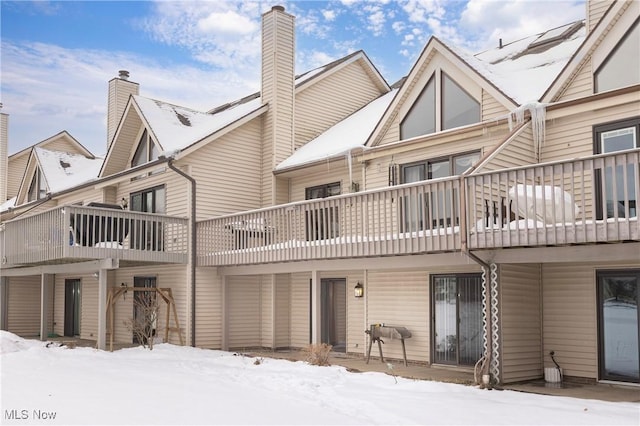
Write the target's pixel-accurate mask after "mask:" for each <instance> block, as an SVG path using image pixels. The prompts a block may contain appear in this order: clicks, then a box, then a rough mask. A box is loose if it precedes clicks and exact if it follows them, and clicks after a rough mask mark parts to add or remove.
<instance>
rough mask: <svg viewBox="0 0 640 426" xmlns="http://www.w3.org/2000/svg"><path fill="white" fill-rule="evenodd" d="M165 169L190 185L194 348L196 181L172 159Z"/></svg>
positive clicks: (194, 342)
mask: <svg viewBox="0 0 640 426" xmlns="http://www.w3.org/2000/svg"><path fill="white" fill-rule="evenodd" d="M167 167H169V168H170V169H171V170H173V171H174V172H176V173H177V174H179V175H180V176H182V177H184V178H185V179H187V180H188V181H189V182H190V183H191V209H190V220H189V221H190V222H191V233H190V236H189V240H190V241H191V248H190V249H189V262H190V263H191V346H193V347H194V348H195V346H196V258H197V257H196V246H197V244H196V180H195V179H194V178H192V177H191V176H189V175H188V174H186V173H185V172H183V171H182V170H180V169H179V168H177V167H176V166H174V165H173V158H169V161H167Z"/></svg>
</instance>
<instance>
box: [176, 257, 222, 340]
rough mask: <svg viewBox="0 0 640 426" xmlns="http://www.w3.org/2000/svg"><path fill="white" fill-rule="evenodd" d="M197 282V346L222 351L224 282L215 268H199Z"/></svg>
mask: <svg viewBox="0 0 640 426" xmlns="http://www.w3.org/2000/svg"><path fill="white" fill-rule="evenodd" d="M187 269H188V268H187ZM185 272H187V273H189V272H188V271H185ZM196 282H197V284H196V345H197V346H198V347H201V348H207V349H220V347H221V346H222V281H221V279H220V276H219V275H218V274H217V272H216V269H215V268H198V269H196ZM185 285H187V284H185ZM189 303H191V301H189ZM187 343H188V342H187Z"/></svg>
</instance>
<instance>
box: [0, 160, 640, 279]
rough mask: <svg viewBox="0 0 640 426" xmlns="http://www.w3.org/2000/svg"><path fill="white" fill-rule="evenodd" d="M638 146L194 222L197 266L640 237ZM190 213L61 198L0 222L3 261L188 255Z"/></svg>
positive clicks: (179, 258)
mask: <svg viewBox="0 0 640 426" xmlns="http://www.w3.org/2000/svg"><path fill="white" fill-rule="evenodd" d="M639 169H640V149H634V150H628V151H620V152H616V153H610V154H601V155H595V156H590V157H585V158H580V159H575V160H567V161H558V162H552V163H545V164H536V165H529V166H524V167H514V168H509V169H501V170H497V171H489V172H481V173H473V174H469V175H464V176H455V177H450V178H442V179H433V180H429V181H422V182H417V183H410V184H403V185H397V186H392V187H386V188H380V189H376V190H369V191H363V192H359V193H355V194H345V195H340V196H336V197H330V198H323V199H314V200H307V201H300V202H294V203H289V204H283V205H278V206H273V207H269V208H264V209H259V210H252V211H246V212H242V213H237V214H231V215H225V216H220V217H216V218H212V219H208V220H204V221H200V222H198V223H197V226H196V228H197V229H196V232H197V256H198V265H199V266H238V265H258V264H267V263H284V262H296V261H308V260H323V259H357V258H376V257H388V256H410V255H424V254H433V253H455V252H460V251H462V250H463V249H465V248H468V249H469V250H485V249H489V250H495V249H503V248H516V247H548V246H567V245H585V244H598V243H619V242H629V241H632V242H639V241H640V223H639V222H638V211H637V205H636V202H637V200H638V198H639V192H640V170H639ZM188 228H189V224H188V220H187V219H186V218H175V217H171V216H164V215H156V214H147V213H138V212H131V211H122V210H114V209H104V208H97V207H81V206H64V207H58V208H54V209H51V210H49V211H46V212H42V213H39V214H36V215H33V216H29V217H24V218H19V219H15V220H12V221H8V222H6V223H4V224H3V225H2V227H0V247H3V254H2V266H3V267H18V266H26V265H39V264H47V263H70V262H77V261H84V260H93V259H104V258H113V259H119V260H121V261H122V262H121V264H125V265H126V264H141V263H154V262H157V263H186V262H187V254H188V247H189V244H188V235H189V232H188V231H189V230H188Z"/></svg>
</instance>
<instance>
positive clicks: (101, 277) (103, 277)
mask: <svg viewBox="0 0 640 426" xmlns="http://www.w3.org/2000/svg"><path fill="white" fill-rule="evenodd" d="M112 332H113V331H112ZM97 346H98V349H100V350H103V351H104V350H106V349H107V270H106V269H100V270H99V271H98V342H97Z"/></svg>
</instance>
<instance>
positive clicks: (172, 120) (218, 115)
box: [133, 96, 262, 152]
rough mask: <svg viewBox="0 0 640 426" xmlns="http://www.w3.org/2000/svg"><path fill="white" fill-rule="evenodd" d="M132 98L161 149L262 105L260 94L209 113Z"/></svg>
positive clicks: (207, 132)
mask: <svg viewBox="0 0 640 426" xmlns="http://www.w3.org/2000/svg"><path fill="white" fill-rule="evenodd" d="M133 98H134V101H135V102H136V104H137V105H138V108H139V109H140V112H141V113H142V115H143V116H144V117H145V119H146V120H147V123H148V124H149V126H150V128H151V131H152V132H153V134H154V135H155V139H156V142H158V143H159V144H160V147H161V148H162V150H163V151H164V152H174V151H176V150H181V149H184V148H186V147H188V146H190V145H191V144H193V143H195V142H198V141H199V140H201V139H203V138H205V137H207V136H209V135H211V134H213V133H215V132H217V131H218V130H220V129H222V128H224V127H225V126H227V125H229V124H231V123H233V122H235V121H237V120H239V119H241V118H242V117H244V116H246V115H248V114H250V113H252V112H254V111H256V110H258V109H259V108H260V107H261V106H262V100H261V98H254V99H251V100H249V101H247V102H244V103H237V104H233V105H231V106H229V107H228V108H224V109H221V110H218V111H217V112H215V113H212V114H210V113H206V112H201V111H196V110H193V109H189V108H186V107H182V106H178V105H172V104H169V103H166V102H162V101H158V100H154V99H149V98H144V97H142V96H134V97H133Z"/></svg>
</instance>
